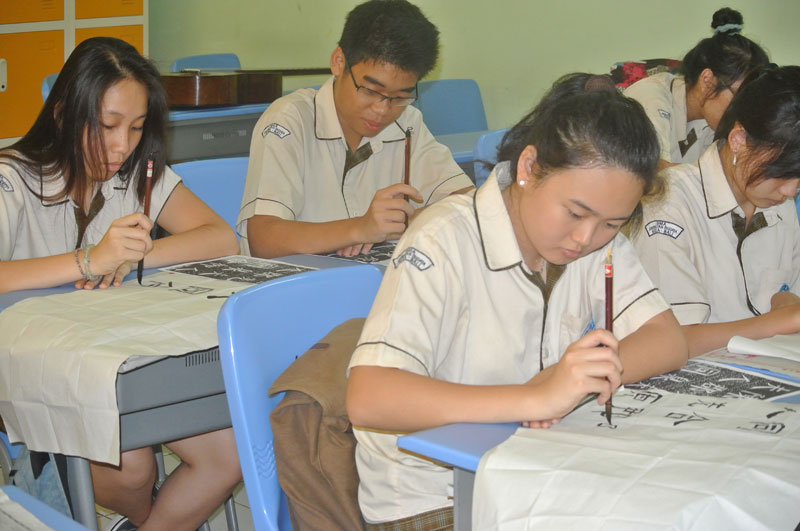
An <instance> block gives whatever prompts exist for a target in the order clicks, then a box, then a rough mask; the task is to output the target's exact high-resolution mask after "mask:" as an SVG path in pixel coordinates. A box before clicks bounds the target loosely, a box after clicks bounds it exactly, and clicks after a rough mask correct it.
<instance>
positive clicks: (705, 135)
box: [625, 7, 769, 169]
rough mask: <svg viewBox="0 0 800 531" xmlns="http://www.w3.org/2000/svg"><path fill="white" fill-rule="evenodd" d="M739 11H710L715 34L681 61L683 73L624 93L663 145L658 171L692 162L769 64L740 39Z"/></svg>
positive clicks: (662, 76)
mask: <svg viewBox="0 0 800 531" xmlns="http://www.w3.org/2000/svg"><path fill="white" fill-rule="evenodd" d="M742 25H743V19H742V15H741V13H739V12H738V11H735V10H733V9H730V8H727V7H726V8H723V9H720V10H718V11H717V12H716V13H714V17H713V19H712V21H711V27H712V28H713V29H714V35H713V36H712V37H708V38H706V39H703V40H701V41H700V42H699V43H697V45H696V46H695V47H694V48H692V49H691V50H690V51H689V52H688V53H687V54H686V56H685V57H684V58H683V61H682V63H681V71H682V75H679V76H676V75H674V74H669V73H662V74H656V75H654V76H650V77H646V78H644V79H642V80H640V81H638V82H636V83H634V84H633V85H631V86H630V87H628V89H627V90H626V91H625V95H626V96H628V97H630V98H633V99H635V100H637V101H638V102H639V103H641V104H642V105H643V106H644V109H645V111H646V112H647V116H648V117H649V118H650V121H652V122H653V126H655V128H656V134H657V135H658V143H659V145H660V147H661V154H660V161H659V169H661V168H664V167H667V166H670V165H672V164H680V163H683V162H694V161H696V160H697V159H698V158H699V157H700V155H701V154H702V153H703V151H705V149H706V148H707V147H708V146H709V145H710V144H711V142H712V141H713V139H714V130H715V129H716V128H717V124H718V123H719V119H720V117H721V116H722V113H723V112H725V109H726V108H727V107H728V104H729V103H730V101H731V98H732V97H733V94H734V93H735V92H736V90H737V89H738V88H739V85H741V83H742V79H744V77H745V76H746V75H747V74H748V73H749V72H751V71H752V70H753V69H754V68H757V67H758V66H761V65H765V64H767V63H768V62H769V59H768V58H767V54H766V53H765V52H764V50H762V49H761V47H760V46H759V45H758V44H756V43H754V42H753V41H751V40H750V39H748V38H746V37H743V36H742V35H741V32H742Z"/></svg>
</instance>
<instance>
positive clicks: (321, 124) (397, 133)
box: [314, 76, 412, 153]
mask: <svg viewBox="0 0 800 531" xmlns="http://www.w3.org/2000/svg"><path fill="white" fill-rule="evenodd" d="M335 79H336V77H335V76H331V77H330V78H328V80H327V81H326V82H325V83H324V84H323V85H322V86H321V87H320V89H319V90H318V91H317V94H316V95H315V96H314V110H315V126H314V131H315V133H316V135H317V138H318V139H320V140H338V139H341V141H342V143H345V140H344V132H343V131H342V124H341V123H340V122H339V115H338V114H337V113H336V104H335V103H334V101H333V81H334V80H335ZM409 107H410V106H409ZM409 112H412V111H410V110H409V108H408V107H407V108H406V109H405V110H403V114H401V115H400V117H398V118H397V120H395V121H394V123H392V124H389V125H388V126H386V127H385V128H384V129H383V130H382V131H381V132H380V133H378V134H377V135H375V136H373V137H364V138H362V139H361V144H360V146H361V145H364V144H365V143H367V142H369V143H370V144H372V152H373V153H378V152H379V151H380V150H381V149H383V144H384V142H399V141H403V140H405V129H404V128H403V127H402V125H401V124H403V123H405V121H404V120H405V119H406V116H407V115H408V113H409ZM345 147H346V143H345Z"/></svg>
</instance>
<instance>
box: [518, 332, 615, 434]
mask: <svg viewBox="0 0 800 531" xmlns="http://www.w3.org/2000/svg"><path fill="white" fill-rule="evenodd" d="M618 350H619V342H618V341H617V338H615V337H614V335H613V334H612V333H611V332H609V331H607V330H601V329H597V330H593V331H591V332H589V333H588V334H586V335H584V336H583V337H581V338H580V339H578V340H577V341H575V342H574V343H572V344H571V345H570V346H569V347H567V350H566V351H565V352H564V355H563V356H562V357H561V359H560V360H559V362H558V363H556V364H555V365H552V366H550V367H548V368H546V369H544V370H543V371H541V372H540V373H539V374H537V375H536V376H534V377H533V378H532V379H531V380H530V381H529V382H528V385H531V386H536V387H537V388H538V390H539V392H538V393H537V394H536V397H535V399H536V400H537V402H539V404H538V407H537V406H535V405H534V406H533V407H536V409H537V410H538V411H542V410H544V412H545V413H544V415H541V417H540V418H539V419H535V420H528V421H525V422H523V425H524V426H528V427H532V428H547V427H549V426H550V425H551V424H556V423H557V422H558V421H559V420H560V419H561V418H563V417H564V416H565V415H566V414H567V413H569V412H570V411H572V410H573V409H574V408H575V406H577V405H578V403H579V402H580V401H581V400H582V399H583V398H584V397H585V396H586V395H588V394H592V393H597V395H598V396H597V402H598V403H599V404H605V403H606V401H607V400H608V399H609V398H610V397H611V393H613V392H614V390H615V389H616V388H617V387H619V386H620V384H621V382H622V362H621V361H620V359H619V354H618ZM542 406H544V407H542Z"/></svg>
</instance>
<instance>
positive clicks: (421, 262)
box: [392, 247, 433, 271]
mask: <svg viewBox="0 0 800 531" xmlns="http://www.w3.org/2000/svg"><path fill="white" fill-rule="evenodd" d="M403 262H408V263H409V264H411V265H412V266H414V267H416V268H417V269H419V270H420V271H425V270H426V269H429V268H431V267H433V260H431V259H430V258H428V257H427V256H426V255H425V253H423V252H422V251H419V250H417V249H414V248H413V247H409V248H408V249H405V250H403V252H402V253H400V255H399V256H398V257H397V258H395V259H393V260H392V263H393V264H394V268H395V269H397V268H398V267H400V264H402V263H403Z"/></svg>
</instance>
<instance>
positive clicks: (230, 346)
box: [217, 265, 382, 531]
mask: <svg viewBox="0 0 800 531" xmlns="http://www.w3.org/2000/svg"><path fill="white" fill-rule="evenodd" d="M381 278H382V274H381V272H380V270H378V269H377V268H375V267H372V266H370V265H355V266H345V267H336V268H331V269H323V270H319V271H311V272H308V273H302V274H299V275H292V276H288V277H283V278H279V279H276V280H272V281H270V282H265V283H264V284H260V285H258V286H254V287H252V288H248V289H246V290H243V291H240V292H239V293H237V294H236V295H232V296H231V297H230V298H229V299H228V300H227V301H226V302H225V304H224V305H223V307H222V309H221V310H220V313H219V318H218V320H217V332H218V334H219V353H220V361H221V363H222V375H223V377H224V379H225V391H226V393H227V395H228V407H229V408H230V411H231V422H232V424H233V432H234V435H235V436H236V447H237V449H238V451H239V461H240V462H241V465H242V474H243V476H244V484H245V488H246V489H247V498H248V500H249V501H250V511H251V513H252V515H253V523H254V524H255V528H256V529H257V530H269V531H276V530H283V529H291V523H290V521H289V511H288V508H287V505H286V496H285V495H284V493H283V491H282V490H281V487H280V485H279V483H278V475H277V472H276V471H275V456H274V454H273V447H272V428H271V426H270V423H269V414H270V411H272V409H273V408H274V407H275V406H276V405H277V404H278V402H280V400H281V399H282V398H283V393H280V394H278V395H276V396H274V397H272V398H270V397H268V396H267V390H268V389H269V387H270V385H272V383H273V382H274V381H275V379H276V378H277V377H278V376H279V375H280V374H281V373H282V372H283V371H284V370H285V369H286V368H287V367H288V366H289V365H290V364H291V363H292V362H293V361H294V360H295V359H296V358H297V357H298V356H300V355H302V354H303V353H304V352H305V351H306V350H308V349H309V348H310V347H311V346H312V345H314V344H315V343H316V342H317V341H319V339H320V338H322V337H324V336H325V334H327V333H328V332H330V331H331V330H332V329H333V328H334V327H336V326H337V325H339V324H341V323H343V322H344V321H347V320H348V319H353V318H356V317H365V316H366V315H367V313H368V312H369V309H370V307H371V306H372V301H373V299H374V297H375V293H376V292H377V290H378V285H379V284H380V282H381Z"/></svg>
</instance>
